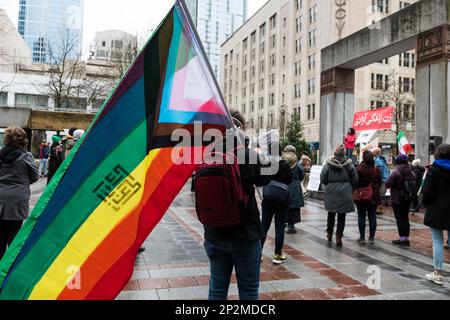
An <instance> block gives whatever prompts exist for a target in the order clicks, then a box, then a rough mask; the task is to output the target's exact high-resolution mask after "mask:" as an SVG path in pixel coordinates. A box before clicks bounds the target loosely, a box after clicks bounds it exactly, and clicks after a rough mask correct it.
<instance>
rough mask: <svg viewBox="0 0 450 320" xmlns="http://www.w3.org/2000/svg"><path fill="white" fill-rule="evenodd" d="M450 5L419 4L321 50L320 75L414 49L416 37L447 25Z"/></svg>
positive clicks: (437, 1) (441, 1) (440, 1)
mask: <svg viewBox="0 0 450 320" xmlns="http://www.w3.org/2000/svg"><path fill="white" fill-rule="evenodd" d="M449 6H450V1H448V0H422V1H419V2H416V3H414V4H411V5H409V6H408V7H406V8H404V9H402V10H400V11H398V12H396V13H394V14H392V15H390V16H388V17H386V18H384V19H383V20H381V21H379V22H378V23H376V24H374V25H372V26H369V27H367V28H364V29H362V30H360V31H358V32H356V33H353V34H351V35H350V36H348V37H346V38H344V39H342V40H339V41H338V42H335V43H334V44H332V45H330V46H328V47H325V48H324V49H322V71H326V70H329V69H333V68H343V69H352V70H354V69H359V68H361V67H364V66H366V65H369V64H372V63H374V62H377V61H380V60H382V59H385V58H389V57H392V56H394V55H397V54H400V53H402V52H405V51H408V50H412V49H415V48H416V45H417V36H418V35H419V34H421V33H423V32H426V31H429V30H431V29H434V28H437V27H440V26H442V25H444V24H447V23H449V22H450V18H449V16H448V12H449Z"/></svg>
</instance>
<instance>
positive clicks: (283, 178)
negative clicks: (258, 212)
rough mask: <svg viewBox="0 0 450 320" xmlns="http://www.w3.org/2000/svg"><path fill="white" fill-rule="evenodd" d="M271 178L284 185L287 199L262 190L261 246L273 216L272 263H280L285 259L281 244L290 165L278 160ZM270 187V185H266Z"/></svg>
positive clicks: (285, 214) (290, 175) (288, 198)
mask: <svg viewBox="0 0 450 320" xmlns="http://www.w3.org/2000/svg"><path fill="white" fill-rule="evenodd" d="M272 180H274V181H277V182H280V183H281V184H283V185H284V186H285V191H286V195H287V200H286V201H284V202H280V201H277V200H274V199H273V198H271V197H270V193H269V194H268V193H266V190H265V192H264V198H263V201H262V219H261V220H262V226H263V234H264V235H263V238H262V247H264V243H265V241H266V237H267V232H269V229H270V225H271V224H272V220H273V218H274V216H275V254H274V256H273V261H272V262H273V263H274V264H281V263H284V262H285V261H286V257H285V256H283V253H282V251H283V244H284V228H285V225H286V218H287V214H288V211H289V207H290V203H291V202H290V194H289V185H290V184H291V183H292V172H291V166H290V165H289V164H288V163H287V162H286V161H285V160H281V161H280V162H279V169H278V172H277V173H276V174H275V175H274V176H273V178H272ZM268 187H270V185H269V186H268Z"/></svg>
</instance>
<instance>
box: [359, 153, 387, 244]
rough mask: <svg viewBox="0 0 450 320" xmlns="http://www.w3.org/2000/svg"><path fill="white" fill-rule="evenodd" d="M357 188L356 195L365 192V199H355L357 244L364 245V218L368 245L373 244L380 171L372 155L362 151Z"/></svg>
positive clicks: (378, 198) (378, 200)
mask: <svg viewBox="0 0 450 320" xmlns="http://www.w3.org/2000/svg"><path fill="white" fill-rule="evenodd" d="M357 171H358V187H357V189H356V193H355V194H358V191H361V192H360V194H363V193H364V192H366V194H367V196H365V197H361V196H360V197H359V198H357V197H355V203H356V207H357V208H358V227H359V235H360V237H359V239H358V243H359V244H365V243H366V237H365V234H366V217H368V219H369V231H370V235H369V244H374V243H375V232H376V230H377V215H376V210H377V206H378V205H380V204H381V196H380V187H381V174H380V169H378V168H377V167H376V166H375V160H374V157H373V153H372V152H370V151H364V153H363V161H362V162H361V163H360V165H359V166H358V169H357ZM370 191H371V193H372V194H371V195H370Z"/></svg>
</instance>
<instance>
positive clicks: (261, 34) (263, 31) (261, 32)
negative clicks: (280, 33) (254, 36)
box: [259, 23, 266, 39]
mask: <svg viewBox="0 0 450 320" xmlns="http://www.w3.org/2000/svg"><path fill="white" fill-rule="evenodd" d="M265 36H266V24H265V23H264V24H263V25H261V26H260V27H259V37H260V39H264V37H265Z"/></svg>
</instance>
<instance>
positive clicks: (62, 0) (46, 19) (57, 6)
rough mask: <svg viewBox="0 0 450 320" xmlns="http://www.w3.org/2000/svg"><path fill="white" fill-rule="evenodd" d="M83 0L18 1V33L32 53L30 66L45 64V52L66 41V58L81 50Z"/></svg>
mask: <svg viewBox="0 0 450 320" xmlns="http://www.w3.org/2000/svg"><path fill="white" fill-rule="evenodd" d="M83 6H84V0H19V23H18V29H19V33H20V34H21V35H22V37H23V38H24V39H25V41H26V42H27V44H28V46H29V47H30V49H31V50H32V51H33V61H34V62H49V56H48V51H49V48H55V49H54V50H56V48H59V47H61V43H62V39H67V38H70V39H71V42H73V43H74V44H75V46H74V47H73V48H72V49H71V50H70V54H69V58H72V59H73V58H76V57H77V55H79V54H80V53H81V50H82V40H83V39H82V37H83Z"/></svg>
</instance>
